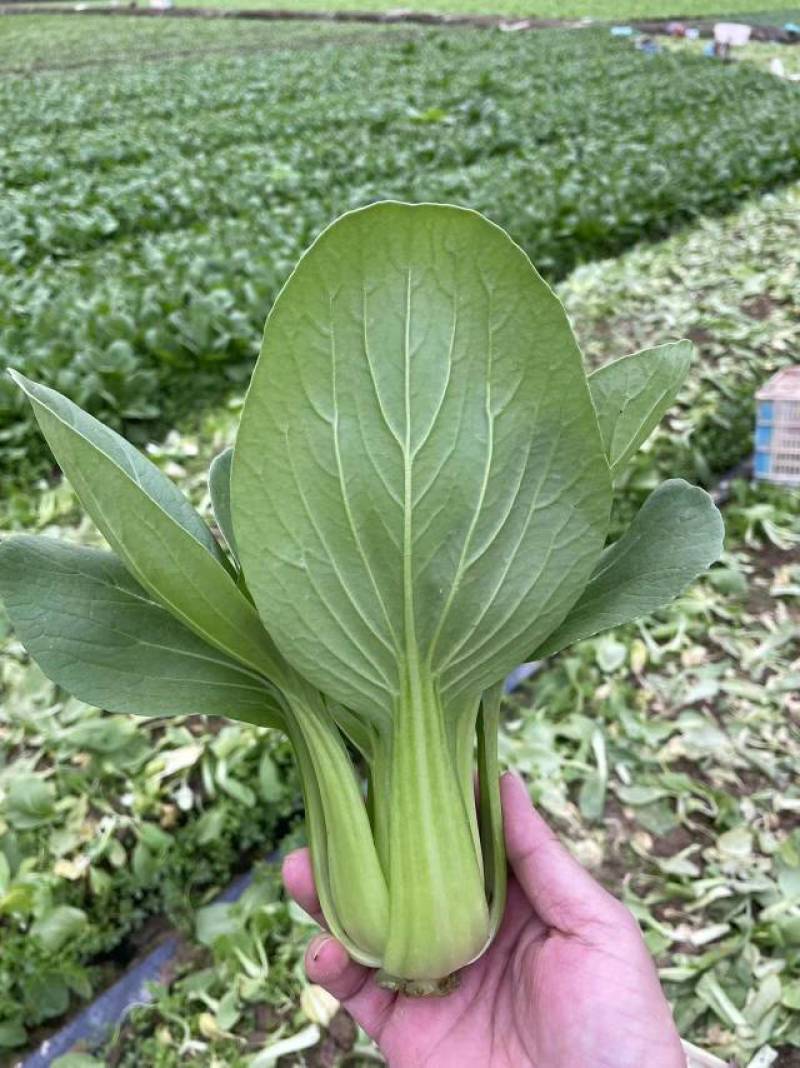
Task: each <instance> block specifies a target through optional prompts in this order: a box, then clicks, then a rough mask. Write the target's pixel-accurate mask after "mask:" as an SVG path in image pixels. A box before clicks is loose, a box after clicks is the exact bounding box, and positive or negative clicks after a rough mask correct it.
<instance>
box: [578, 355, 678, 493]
mask: <svg viewBox="0 0 800 1068" xmlns="http://www.w3.org/2000/svg"><path fill="white" fill-rule="evenodd" d="M692 352H693V348H692V343H691V342H690V341H675V342H671V343H670V344H667V345H659V346H658V348H655V349H644V350H643V351H642V352H635V353H633V355H631V356H623V357H622V358H621V359H619V360H613V361H612V362H611V363H607V364H605V365H604V366H603V367H598V369H597V370H596V371H593V372H592V374H590V375H589V389H590V391H591V394H592V401H593V403H594V406H595V410H596V412H597V420H598V422H599V424H600V433H601V434H602V435H603V445H604V446H605V450H606V455H607V457H608V463H609V466H610V467H611V470H612V473H613V474H615V475H616V474H618V472H619V471H620V470H621V468H622V467H623V465H624V464H625V463H626V462H627V461H628V460H629V459H630V457H631V456H632V455H633V454H634V453H635V452H636V450H637V449H638V448H639V446H640V445H641V444H642V442H644V441H645V440H646V439H647V438H648V437H649V436H650V434H651V433H652V431H653V430H654V429H655V427H656V426H657V425H658V423H659V421H660V420H661V417H662V416H663V414H664V412H666V410H667V409H668V408H669V407H670V405H671V404H672V403H673V401H674V400H675V397H676V395H677V393H678V390H679V389H680V387H681V386H682V385H683V381H684V379H685V378H686V374H687V372H688V370H689V364H690V363H691V361H692Z"/></svg>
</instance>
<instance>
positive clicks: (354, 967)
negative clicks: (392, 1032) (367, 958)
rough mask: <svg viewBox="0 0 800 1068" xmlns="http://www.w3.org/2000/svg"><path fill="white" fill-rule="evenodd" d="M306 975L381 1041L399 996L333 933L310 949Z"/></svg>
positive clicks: (325, 935) (318, 936) (307, 955)
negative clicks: (358, 961) (376, 977)
mask: <svg viewBox="0 0 800 1068" xmlns="http://www.w3.org/2000/svg"><path fill="white" fill-rule="evenodd" d="M306 975H307V976H308V978H309V979H310V981H311V982H312V983H317V984H318V985H319V986H322V987H324V988H325V989H326V990H327V991H328V993H329V994H332V995H333V997H335V998H336V1000H337V1001H340V1002H341V1003H342V1005H343V1006H344V1007H345V1008H346V1009H347V1011H348V1012H349V1013H350V1015H351V1016H352V1017H353V1019H354V1020H355V1021H356V1023H357V1024H358V1025H359V1026H360V1027H363V1028H364V1030H365V1031H366V1032H367V1034H368V1035H369V1036H370V1038H374V1039H375V1040H376V1041H377V1040H379V1039H380V1033H381V1030H382V1028H383V1024H384V1022H385V1020H386V1017H387V1015H388V1012H389V1009H390V1008H391V1007H392V1005H393V1004H394V1000H395V996H394V994H393V993H392V992H391V991H390V990H385V989H384V988H383V987H380V986H378V984H377V983H376V982H375V973H374V972H372V971H370V970H369V968H365V967H363V965H361V964H357V963H356V962H355V961H354V960H351V959H350V957H349V956H348V955H347V950H346V949H345V948H344V946H343V945H342V944H341V942H337V941H336V939H335V938H334V937H333V936H332V935H329V934H321V935H317V936H316V937H315V938H313V939H312V940H311V943H310V945H309V947H308V949H307V950H306Z"/></svg>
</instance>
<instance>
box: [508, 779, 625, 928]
mask: <svg viewBox="0 0 800 1068" xmlns="http://www.w3.org/2000/svg"><path fill="white" fill-rule="evenodd" d="M500 796H501V798H502V803H503V829H504V832H505V839H506V854H507V856H508V862H509V864H510V865H511V868H512V870H513V872H514V875H515V876H516V878H517V882H518V883H519V884H520V886H521V887H522V890H523V892H524V893H525V896H526V897H527V898H528V901H529V902H530V904H531V906H532V907H533V910H534V912H535V913H536V914H537V916H538V917H539V919H541V921H542V922H543V923H545V924H547V926H548V927H554V928H556V929H558V930H561V931H564V932H565V933H567V934H575V933H578V932H580V931H585V930H586V929H587V928H590V927H592V926H595V925H602V926H608V925H614V926H617V925H619V926H621V927H625V926H632V925H635V921H634V919H633V917H632V915H631V913H630V912H629V911H628V910H627V909H626V908H625V906H624V905H622V904H621V902H619V901H617V899H616V898H615V897H612V895H611V894H609V893H608V892H607V891H606V890H604V889H603V887H602V886H600V884H599V883H598V882H596V881H595V880H594V879H593V878H592V877H591V875H589V873H588V872H587V871H586V869H585V868H583V867H582V866H581V865H580V864H579V863H578V861H577V860H576V859H575V858H574V857H573V856H572V854H571V853H570V852H569V850H567V849H566V848H565V847H564V846H563V845H562V844H561V842H559V840H558V838H557V837H556V835H555V833H554V832H553V831H552V830H551V829H550V827H549V826H548V825H547V824H546V823H545V821H544V820H543V819H542V817H541V816H540V815H539V814H538V812H536V811H535V809H534V807H533V805H532V804H531V800H530V797H529V796H528V789H527V787H526V786H525V783H524V782H523V781H522V779H521V778H520V777H519V776H518V775H515V774H513V773H511V772H508V773H506V774H505V775H504V776H503V778H502V779H501V781H500Z"/></svg>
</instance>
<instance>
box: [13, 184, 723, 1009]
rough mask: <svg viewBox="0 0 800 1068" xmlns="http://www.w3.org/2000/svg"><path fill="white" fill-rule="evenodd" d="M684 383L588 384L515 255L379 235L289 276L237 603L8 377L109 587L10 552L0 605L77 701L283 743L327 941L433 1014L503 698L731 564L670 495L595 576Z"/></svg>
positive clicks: (497, 899) (81, 416)
mask: <svg viewBox="0 0 800 1068" xmlns="http://www.w3.org/2000/svg"><path fill="white" fill-rule="evenodd" d="M688 358H689V346H688V345H687V344H686V343H679V344H678V345H672V346H665V347H663V348H662V349H656V350H652V351H651V352H646V353H639V354H637V355H636V356H633V357H629V358H627V360H620V361H617V363H616V364H612V365H611V366H610V368H609V369H608V370H607V371H606V372H605V373H602V374H601V373H600V372H598V373H597V374H596V375H593V376H592V377H591V378H589V379H587V376H586V373H585V370H584V367H583V362H582V359H581V355H580V352H579V350H578V348H577V346H576V343H575V340H574V337H573V334H572V331H571V329H570V326H569V323H568V321H567V318H566V315H565V313H564V310H563V308H562V306H561V304H560V303H559V301H558V300H557V299H556V297H555V296H554V294H553V293H552V291H551V290H550V289H549V287H548V286H547V285H546V284H545V283H544V282H543V281H542V279H541V278H540V277H539V275H538V274H537V273H536V271H535V270H534V268H533V267H532V265H531V264H530V262H529V260H528V259H527V257H526V256H525V254H524V253H523V252H522V251H521V249H520V248H519V247H518V246H516V245H515V244H514V243H513V242H512V241H511V240H510V239H509V237H508V236H507V235H506V234H505V233H504V232H503V231H502V230H500V229H499V228H498V227H496V226H494V225H492V224H491V223H489V222H487V220H485V219H484V218H483V217H481V216H480V215H478V214H476V213H474V212H471V211H467V210H464V209H459V208H452V207H447V206H442V205H430V204H422V205H408V204H399V203H383V204H376V205H373V206H371V207H369V208H366V209H362V210H360V211H356V212H353V213H350V214H348V215H346V216H343V217H342V218H341V219H340V220H338V221H337V222H336V223H334V224H333V225H332V226H331V227H329V228H328V229H327V230H326V231H325V232H324V233H323V234H322V236H321V237H320V238H319V239H318V240H317V242H316V243H315V244H314V245H313V246H312V248H311V249H310V250H309V251H308V252H307V253H306V255H305V256H304V257H303V258H302V260H301V261H300V263H299V265H298V267H297V268H296V269H295V272H294V273H293V275H292V276H291V278H290V279H289V282H288V283H287V285H286V286H285V288H284V289H283V291H282V293H281V295H280V296H279V298H278V300H277V301H276V303H275V306H274V307H273V310H272V312H271V314H270V316H269V319H268V321H267V326H266V331H265V336H264V344H263V348H262V352H261V356H260V358H259V361H258V364H257V366H256V369H255V371H254V374H253V379H252V383H251V386H250V390H249V392H248V395H247V398H246V402H245V407H244V411H243V414H242V420H241V426H240V431H239V437H238V440H237V444H236V447H235V452H234V454H233V458H232V461H231V456H230V453H225V454H223V455H222V456H221V457H219V458H217V460H216V461H215V463H214V465H213V466H212V471H211V474H210V488H211V495H212V501H213V505H214V510H215V516H216V519H217V523H218V525H219V527H220V529H221V531H222V532H223V534H224V536H225V539H226V541H227V543H228V546H229V548H230V549H231V551H232V552H233V553H234V556H235V557H236V569H239V570H240V573H239V574H238V577H237V576H235V575H234V574H233V573H232V571H233V570H234V569H232V567H231V565H230V564H229V562H228V560H227V559H226V557H225V556H224V554H223V553H222V551H221V550H220V549H219V547H218V546H217V544H216V542H215V541H214V539H213V536H212V534H211V533H210V531H208V530H207V528H206V527H205V526H204V524H203V523H202V520H201V519H200V518H199V516H197V514H196V513H194V511H193V510H192V509H191V508H190V507H189V505H188V503H187V502H185V501H184V500H183V498H182V497H181V496H180V494H179V493H178V491H177V490H176V489H175V487H173V486H172V485H171V483H169V481H168V480H167V479H166V478H165V476H164V475H162V474H161V473H160V472H159V471H158V470H157V469H156V468H155V467H154V466H153V465H152V464H150V462H149V461H147V460H145V459H144V458H143V457H142V456H140V455H139V454H138V453H137V452H136V451H135V450H134V449H133V448H132V447H131V446H129V445H128V444H127V443H126V442H124V441H123V439H121V438H119V437H118V435H116V434H114V433H113V432H111V431H109V430H108V429H107V428H104V427H103V426H102V425H101V424H99V423H97V421H96V420H93V419H91V418H90V417H88V416H86V415H85V413H83V412H81V410H80V409H78V408H76V406H75V405H73V404H71V403H70V402H69V401H67V400H66V399H65V398H63V397H61V396H60V395H59V394H57V393H55V392H54V391H53V390H49V389H46V388H44V387H40V386H37V385H36V384H34V383H31V382H28V381H27V380H24V379H22V378H21V376H18V380H19V382H20V384H21V385H22V387H23V388H24V389H25V391H26V392H27V394H28V396H29V397H30V399H31V401H32V403H33V405H34V409H35V412H36V416H37V419H38V420H39V422H40V425H41V427H42V430H43V432H44V433H45V435H46V437H47V439H48V441H49V443H50V445H51V448H52V449H53V452H54V455H55V456H56V459H57V461H58V462H59V464H60V465H61V466H62V468H63V469H64V471H65V473H66V474H67V476H68V477H69V478H70V480H71V481H72V483H73V485H74V486H75V489H76V491H77V492H78V494H79V496H80V497H81V499H82V500H83V503H84V504H85V506H86V508H87V510H88V511H89V512H90V514H91V515H92V516H93V518H94V519H95V521H96V523H97V524H98V526H99V527H100V529H101V530H102V532H103V533H104V534H105V536H106V538H107V540H108V541H109V543H110V545H111V547H112V549H113V550H114V552H115V554H116V555H111V554H108V553H105V552H100V551H96V550H94V551H86V550H77V549H71V548H68V547H66V546H61V545H58V544H57V543H54V542H51V541H47V540H46V539H31V538H24V539H20V538H12V539H9V540H8V541H7V542H5V543H3V545H2V546H0V592H1V593H2V595H3V597H4V600H5V601H6V606H7V609H8V612H9V615H10V617H11V620H12V622H13V624H14V626H15V627H16V628H17V630H18V632H19V634H20V636H21V637H22V639H23V641H24V642H25V644H26V646H27V647H28V649H29V651H30V652H31V653H32V655H33V656H35V657H36V658H37V659H38V660H39V661H40V664H41V666H42V668H43V669H44V670H45V671H46V672H47V673H48V674H50V675H51V676H52V677H53V678H54V679H55V680H56V681H58V682H60V683H61V684H62V685H64V686H65V687H66V688H67V689H69V690H71V691H72V692H73V693H75V694H76V695H77V696H80V697H83V698H84V699H86V700H89V701H94V702H98V703H103V704H106V705H107V706H108V707H112V708H120V709H123V708H124V709H129V710H131V711H134V710H135V711H138V712H142V713H145V714H147V713H149V714H160V715H163V714H165V713H166V712H167V711H169V710H172V711H175V712H177V711H182V710H184V709H185V708H186V705H187V703H192V704H195V706H196V707H197V708H198V709H200V710H203V711H208V712H219V713H223V714H227V715H230V716H232V717H235V718H240V719H246V720H247V719H249V720H250V721H251V722H258V723H263V724H265V725H273V726H280V727H281V729H283V730H284V731H285V732H286V734H287V735H288V737H289V738H290V740H291V743H292V745H293V748H294V751H295V754H296V758H297V761H298V765H299V768H300V773H301V778H302V782H303V790H304V797H305V803H306V811H307V822H308V829H309V837H310V844H311V851H312V859H313V863H314V872H315V877H316V881H317V886H318V890H319V894H320V901H321V904H322V908H323V911H324V913H325V916H326V919H327V921H328V924H329V926H330V928H331V930H332V931H333V933H334V934H335V935H336V936H337V937H339V938H340V939H341V940H342V941H343V942H344V944H345V945H346V946H347V948H348V950H349V951H350V952H351V953H352V955H353V956H354V957H355V958H356V959H358V960H360V961H362V962H363V963H365V964H369V965H371V966H377V967H380V968H381V969H382V979H383V981H384V982H386V983H387V984H390V985H393V986H396V987H399V988H401V989H404V990H406V991H407V992H410V993H427V992H434V991H438V992H442V991H443V990H446V989H448V987H449V985H450V983H451V982H452V979H451V976H452V975H453V973H455V972H456V971H457V970H458V969H459V968H461V967H463V966H464V965H465V964H467V963H468V962H469V961H470V960H472V959H474V958H475V957H477V956H478V955H480V954H481V953H482V952H483V950H484V949H485V948H486V946H487V945H488V943H489V942H490V940H491V938H492V937H493V934H494V932H495V931H496V929H497V926H498V924H499V921H500V918H501V916H502V912H503V906H504V900H505V857H504V852H503V837H502V826H501V813H500V805H499V794H498V760H497V727H498V720H499V708H500V696H501V692H502V681H503V679H504V677H505V675H506V674H507V673H508V672H509V671H510V670H511V669H512V668H514V667H515V666H516V664H517V663H518V662H519V661H520V660H523V659H525V658H526V657H528V656H529V655H530V654H531V651H536V653H537V655H542V654H543V653H545V652H553V651H556V650H557V649H560V648H562V647H563V646H565V645H567V644H569V643H571V642H572V641H575V640H577V639H579V638H581V637H584V636H587V635H591V634H594V633H597V632H598V631H600V630H604V629H607V628H609V627H612V626H616V625H618V624H620V623H623V622H626V621H628V620H630V619H633V618H636V617H638V616H639V615H641V614H643V613H645V612H650V611H652V610H653V609H655V608H657V607H658V606H660V605H662V604H663V603H665V602H666V601H668V600H669V599H670V598H672V597H673V596H675V595H676V594H677V593H679V592H680V591H681V590H682V589H683V588H684V587H685V586H686V585H687V584H688V583H689V582H690V581H691V580H692V579H693V578H694V577H696V576H697V575H698V574H700V573H701V572H702V571H703V570H704V569H705V568H706V567H707V566H708V565H709V564H710V563H712V562H713V561H714V560H715V559H716V558H717V557H718V556H719V553H720V551H721V543H722V525H721V520H720V519H719V515H718V513H717V511H716V509H715V507H714V505H713V503H712V502H711V500H710V498H709V497H708V496H707V494H705V493H703V492H702V491H701V490H697V489H694V488H692V487H690V486H688V485H687V484H686V483H683V482H679V481H671V482H667V483H665V484H664V485H663V486H662V487H660V488H659V489H658V490H656V492H655V493H654V494H653V495H652V496H651V498H650V499H649V500H648V501H647V503H646V504H645V505H644V507H643V508H642V511H641V512H640V514H639V516H637V518H636V519H635V520H634V522H633V524H632V526H631V528H630V530H629V531H628V532H627V533H626V534H625V535H624V536H623V537H622V538H621V539H620V540H619V541H618V542H616V543H615V544H613V545H612V546H610V547H607V548H606V547H605V542H606V539H607V534H608V529H609V518H610V513H611V503H612V476H613V474H614V473H615V472H616V471H617V470H618V468H619V467H620V466H621V465H622V464H623V463H624V462H625V461H626V460H627V459H628V457H629V456H630V455H631V453H632V452H633V450H635V449H636V448H637V447H638V446H639V445H640V444H641V442H642V441H643V439H644V437H645V436H646V435H647V433H649V431H650V430H651V429H652V428H653V426H654V425H655V423H656V422H657V420H658V418H659V417H660V415H661V414H662V413H663V411H664V410H665V408H666V407H667V406H668V404H669V403H670V401H671V399H672V398H673V397H674V395H675V392H676V390H677V388H678V386H679V384H680V379H681V376H682V374H683V373H685V369H686V366H688ZM245 583H246V585H245ZM251 595H252V600H251ZM178 684H180V686H183V687H184V691H183V692H182V693H178V692H177V687H178ZM345 739H347V740H349V741H350V742H351V744H352V745H353V746H354V747H355V748H356V749H358V750H359V751H360V754H361V757H362V758H363V761H364V764H365V766H366V768H367V780H368V783H367V785H368V792H367V798H366V803H365V801H364V799H363V796H362V790H361V783H360V781H359V778H358V776H357V774H356V770H355V765H354V763H353V760H352V757H351V755H350V752H349V751H348V748H347V745H346V742H345ZM476 745H477V765H478V775H479V785H480V791H479V792H480V802H479V805H478V806H476V803H475V796H474V789H473V766H474V762H475V756H474V754H475V750H476Z"/></svg>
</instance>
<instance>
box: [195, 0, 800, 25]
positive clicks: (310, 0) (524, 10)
mask: <svg viewBox="0 0 800 1068" xmlns="http://www.w3.org/2000/svg"><path fill="white" fill-rule="evenodd" d="M176 3H177V5H178V6H179V7H203V6H206V7H226V8H232V9H236V8H239V9H243V8H264V7H270V6H273V7H282V8H288V9H290V10H294V11H391V10H394V9H397V8H398V7H402V8H406V9H409V10H412V11H434V12H446V13H451V14H473V15H487V14H488V15H515V16H520V17H527V18H540V19H570V20H574V19H595V20H597V21H603V22H624V21H626V20H627V19H647V18H664V19H667V18H674V17H678V16H680V17H685V18H695V19H699V18H708V17H712V16H729V15H730V16H740V17H743V16H748V17H750V16H751V15H755V16H756V17H757V18H758V20H759V21H760V22H764V23H768V24H770V25H783V23H784V22H789V21H794V22H797V21H798V14H800V9H798V8H792V9H785V10H780V11H770V12H764V11H763V9H762V8H761V7H759V5H758V3H754V2H753V0H570V2H568V3H562V2H561V0H408V2H404V3H402V4H398V3H397V2H396V0H287V2H286V3H278V2H277V0H176Z"/></svg>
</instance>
